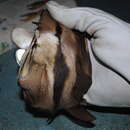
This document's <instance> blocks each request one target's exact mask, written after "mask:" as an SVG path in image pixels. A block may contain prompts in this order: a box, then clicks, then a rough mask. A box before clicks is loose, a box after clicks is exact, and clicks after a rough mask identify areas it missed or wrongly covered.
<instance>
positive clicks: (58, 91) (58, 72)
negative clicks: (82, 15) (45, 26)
mask: <svg viewBox="0 0 130 130" xmlns="http://www.w3.org/2000/svg"><path fill="white" fill-rule="evenodd" d="M56 32H57V34H56V36H57V37H58V38H59V42H60V35H61V33H62V30H61V28H60V26H59V25H58V24H57V27H56ZM68 73H69V69H68V67H67V65H66V62H65V57H64V55H63V53H62V50H61V43H60V44H59V46H58V48H57V54H56V57H55V66H54V97H53V100H54V103H55V109H57V108H58V105H59V104H60V99H61V96H62V91H63V87H64V83H65V81H66V78H67V77H68Z"/></svg>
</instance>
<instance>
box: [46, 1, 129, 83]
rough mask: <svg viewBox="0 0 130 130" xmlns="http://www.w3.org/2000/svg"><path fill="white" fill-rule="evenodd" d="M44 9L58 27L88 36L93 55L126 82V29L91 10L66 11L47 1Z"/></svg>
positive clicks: (127, 52) (127, 57) (106, 16)
mask: <svg viewBox="0 0 130 130" xmlns="http://www.w3.org/2000/svg"><path fill="white" fill-rule="evenodd" d="M47 9H48V10H49V12H50V13H51V15H52V16H53V17H54V18H55V19H56V20H57V21H59V22H60V23H62V24H64V25H65V26H67V27H69V28H74V29H77V30H79V31H81V32H84V31H86V32H87V33H88V34H90V35H91V36H92V39H91V41H90V42H91V47H92V50H93V52H94V54H95V55H96V56H97V57H98V58H99V59H100V60H101V61H103V62H104V63H105V64H107V65H108V66H110V67H111V68H113V69H114V70H116V71H117V72H119V73H120V74H121V75H123V76H124V77H125V78H126V79H127V80H128V82H129V81H130V25H129V24H128V23H126V22H124V21H122V20H120V19H119V18H117V17H115V16H113V15H111V14H108V13H106V12H103V11H101V10H98V9H94V8H88V7H86V8H67V7H64V6H61V5H59V4H57V3H56V2H53V1H49V2H48V3H47Z"/></svg>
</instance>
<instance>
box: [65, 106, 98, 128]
mask: <svg viewBox="0 0 130 130" xmlns="http://www.w3.org/2000/svg"><path fill="white" fill-rule="evenodd" d="M66 111H67V113H68V114H69V115H70V116H71V117H73V118H74V119H76V120H77V121H79V122H82V123H86V125H87V124H88V127H93V126H94V124H92V123H91V122H92V121H94V120H95V119H96V118H95V117H94V116H93V115H91V114H90V113H89V112H88V111H87V110H86V109H85V108H84V107H83V106H80V105H79V106H75V107H72V108H68V109H67V110H66Z"/></svg>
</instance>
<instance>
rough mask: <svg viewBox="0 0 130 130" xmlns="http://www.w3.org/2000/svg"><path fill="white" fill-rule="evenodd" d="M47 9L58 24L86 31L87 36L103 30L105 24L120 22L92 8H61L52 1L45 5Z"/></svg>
mask: <svg viewBox="0 0 130 130" xmlns="http://www.w3.org/2000/svg"><path fill="white" fill-rule="evenodd" d="M47 8H48V10H49V12H50V13H51V15H52V16H53V17H54V18H55V19H56V20H57V21H59V22H60V23H62V24H64V25H65V26H67V27H69V28H75V29H78V30H80V31H87V32H88V33H89V34H93V33H94V32H96V31H97V30H99V29H100V28H104V26H106V23H109V22H114V23H119V21H120V20H119V19H118V18H116V17H114V16H112V15H110V14H108V13H106V12H104V11H101V10H98V9H94V8H67V7H64V8H62V6H61V5H59V4H57V3H56V2H53V1H50V2H48V3H47Z"/></svg>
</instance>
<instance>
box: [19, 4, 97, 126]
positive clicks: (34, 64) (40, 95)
mask: <svg viewBox="0 0 130 130" xmlns="http://www.w3.org/2000/svg"><path fill="white" fill-rule="evenodd" d="M38 6H40V7H42V5H40V4H39V3H37V4H36V5H35V4H32V5H31V9H34V8H35V7H36V8H37V7H38ZM29 7H30V6H29ZM36 14H37V16H38V15H39V14H40V20H39V22H34V23H35V24H36V26H37V31H38V33H39V35H38V36H35V37H34V39H33V42H32V45H31V46H30V48H29V49H28V51H27V53H26V56H25V59H24V62H23V65H22V66H21V68H20V74H19V84H20V86H21V87H22V88H23V93H24V98H25V100H26V102H27V103H28V104H29V105H31V106H32V107H34V108H37V109H40V110H41V111H45V112H46V113H48V114H49V115H51V117H54V116H55V114H57V112H58V111H60V110H63V111H65V112H66V113H68V114H69V115H71V116H72V117H74V118H75V119H77V120H79V121H81V122H85V123H86V124H87V123H88V124H91V123H90V122H91V121H93V120H95V118H94V117H93V116H92V115H91V114H89V112H87V110H86V109H85V108H84V107H83V106H82V102H83V95H84V94H85V93H86V92H87V91H88V89H89V88H90V86H91V82H92V79H91V78H92V76H91V61H90V56H89V52H88V45H87V42H85V38H84V36H83V35H82V34H81V33H79V32H77V31H74V30H70V29H68V28H67V27H65V26H63V25H62V24H60V23H58V22H57V21H55V20H54V19H53V18H52V17H51V16H50V14H49V12H48V11H47V10H44V11H43V10H42V11H40V12H39V13H36ZM29 17H30V16H29V15H28V18H27V19H28V20H30V19H29ZM31 18H32V14H31ZM90 126H92V125H90Z"/></svg>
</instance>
